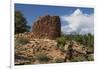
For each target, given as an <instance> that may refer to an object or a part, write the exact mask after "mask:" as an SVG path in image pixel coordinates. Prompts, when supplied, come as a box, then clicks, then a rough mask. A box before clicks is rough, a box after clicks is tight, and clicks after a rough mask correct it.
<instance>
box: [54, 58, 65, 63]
mask: <svg viewBox="0 0 100 69" xmlns="http://www.w3.org/2000/svg"><path fill="white" fill-rule="evenodd" d="M55 62H56V63H63V62H64V59H62V58H58V59H55Z"/></svg>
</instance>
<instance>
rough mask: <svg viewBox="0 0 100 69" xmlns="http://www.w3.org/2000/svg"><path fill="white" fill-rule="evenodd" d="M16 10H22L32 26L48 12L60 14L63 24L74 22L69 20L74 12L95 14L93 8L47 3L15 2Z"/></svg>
mask: <svg viewBox="0 0 100 69" xmlns="http://www.w3.org/2000/svg"><path fill="white" fill-rule="evenodd" d="M15 10H18V11H21V12H22V13H23V15H24V16H25V18H26V19H27V21H28V25H30V26H31V25H32V23H33V22H34V21H35V20H36V19H37V17H39V16H44V15H47V14H50V15H58V16H60V17H61V22H62V26H63V25H70V24H72V23H70V20H67V19H68V17H71V16H72V14H74V13H75V14H77V13H79V14H80V15H81V13H82V15H91V14H94V9H93V8H83V7H69V6H67V7H64V6H63V7H60V6H47V5H34V4H33V5H32V4H15ZM75 11H76V12H75ZM77 16H78V15H77ZM62 18H63V19H62ZM66 18H67V19H66ZM71 20H72V19H71ZM68 21H69V23H68ZM67 29H68V27H67ZM76 31H77V30H76ZM70 32H71V31H70ZM72 32H74V31H72ZM65 33H68V32H65Z"/></svg>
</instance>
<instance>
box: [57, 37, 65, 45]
mask: <svg viewBox="0 0 100 69" xmlns="http://www.w3.org/2000/svg"><path fill="white" fill-rule="evenodd" d="M56 41H57V43H58V44H60V45H63V46H64V45H65V43H66V38H65V37H59V38H57V39H56Z"/></svg>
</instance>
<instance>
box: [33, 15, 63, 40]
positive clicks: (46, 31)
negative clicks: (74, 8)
mask: <svg viewBox="0 0 100 69" xmlns="http://www.w3.org/2000/svg"><path fill="white" fill-rule="evenodd" d="M32 32H33V33H34V36H35V38H48V39H56V38H57V37H60V34H61V22H60V18H59V16H50V15H46V16H42V17H39V18H38V20H37V21H35V22H34V23H33V26H32Z"/></svg>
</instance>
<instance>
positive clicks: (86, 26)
mask: <svg viewBox="0 0 100 69" xmlns="http://www.w3.org/2000/svg"><path fill="white" fill-rule="evenodd" d="M61 21H62V27H61V30H62V32H63V33H65V34H70V33H72V32H76V33H79V34H87V33H92V34H93V32H94V15H93V14H84V13H83V12H82V11H81V10H80V9H77V10H75V11H74V12H73V13H72V14H70V15H64V16H61ZM63 24H64V25H63Z"/></svg>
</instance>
